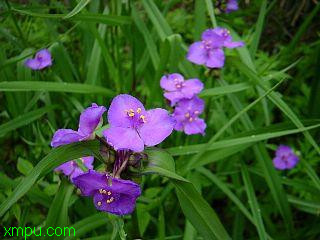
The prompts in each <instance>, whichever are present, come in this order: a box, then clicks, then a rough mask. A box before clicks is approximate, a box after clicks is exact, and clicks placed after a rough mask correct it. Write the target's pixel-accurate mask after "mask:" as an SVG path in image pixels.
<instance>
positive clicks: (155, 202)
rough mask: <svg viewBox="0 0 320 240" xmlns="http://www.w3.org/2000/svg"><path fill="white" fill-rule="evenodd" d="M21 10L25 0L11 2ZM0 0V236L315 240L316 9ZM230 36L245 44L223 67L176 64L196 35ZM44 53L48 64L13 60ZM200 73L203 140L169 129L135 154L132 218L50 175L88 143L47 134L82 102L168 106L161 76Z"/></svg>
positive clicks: (198, 2)
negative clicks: (139, 166) (139, 164)
mask: <svg viewBox="0 0 320 240" xmlns="http://www.w3.org/2000/svg"><path fill="white" fill-rule="evenodd" d="M20 2H28V3H27V4H26V3H20ZM45 2H46V3H44V2H43V3H42V1H8V0H6V1H1V2H0V19H1V22H0V44H1V47H0V144H1V157H0V227H1V229H0V234H2V233H3V231H2V230H3V227H9V226H16V227H26V226H32V227H33V226H34V227H36V228H37V227H40V226H42V227H45V226H46V227H48V226H50V227H55V226H70V227H71V226H72V227H74V228H75V229H76V237H74V238H73V237H66V238H65V239H80V238H81V239H126V238H127V239H134V238H141V239H184V240H188V239H206V240H207V239H222V240H224V239H239V240H240V239H318V238H319V236H320V229H319V227H318V218H319V213H320V197H319V196H320V194H319V193H320V179H319V175H318V173H319V163H320V158H319V154H320V148H319V145H318V143H319V136H320V135H319V127H320V110H319V107H318V105H317V102H318V100H320V98H319V94H318V93H319V89H320V84H319V76H320V75H319V74H320V71H319V63H320V45H319V43H320V41H319V31H318V29H319V12H320V4H319V3H318V4H316V3H315V2H316V1H301V2H300V1H293V2H291V1H276V0H275V1H267V0H254V1H240V10H238V11H236V12H233V13H231V14H225V13H220V12H218V11H217V9H216V8H215V1H211V0H195V1H189V0H188V1H179V0H167V1H159V0H142V1H118V0H112V1H102V0H101V1H100V0H99V1H98V0H95V1H90V0H79V1H75V0H70V1H45ZM216 26H223V27H226V28H228V29H229V30H230V31H231V34H232V35H233V38H234V39H236V40H239V39H241V40H243V41H244V42H245V44H246V45H245V47H243V48H239V49H237V50H235V49H234V50H227V51H226V55H227V57H226V64H225V66H224V68H222V69H221V70H210V69H207V68H204V67H203V66H198V65H194V64H191V63H190V62H188V61H187V60H186V53H187V49H188V46H189V45H190V44H191V43H192V42H194V41H197V40H199V39H200V35H201V32H202V31H203V30H205V29H207V28H212V27H216ZM43 48H48V49H49V50H50V52H51V53H52V56H53V59H54V62H53V65H52V67H50V68H47V69H44V70H42V71H31V70H30V69H28V68H26V67H25V66H24V61H25V60H26V59H27V58H29V57H31V56H32V55H33V54H34V53H35V52H36V51H37V50H39V49H43ZM173 72H179V73H181V74H183V75H184V76H185V77H186V78H199V79H201V80H202V82H203V83H204V85H205V90H204V91H203V92H202V93H201V94H200V97H201V98H203V99H204V100H205V102H206V105H205V109H206V110H205V113H204V114H203V118H204V119H205V121H206V123H207V129H206V134H205V136H201V135H193V136H187V135H185V134H184V133H181V132H174V133H173V134H172V135H171V136H170V137H169V138H168V139H166V140H165V142H163V143H162V144H161V145H159V146H158V147H159V148H162V150H159V149H157V148H150V149H147V150H146V153H147V154H148V155H149V162H150V163H151V164H149V166H148V167H147V168H145V169H144V170H143V171H142V172H141V174H139V177H138V179H137V180H138V181H139V182H140V184H141V186H142V188H143V193H142V196H141V197H140V198H139V199H138V202H137V207H136V211H135V212H134V213H133V214H132V215H129V216H124V217H121V218H120V217H116V216H113V215H109V214H106V213H99V212H98V211H97V210H96V209H95V208H94V205H93V203H92V201H91V199H87V198H84V197H80V196H79V194H78V192H77V191H76V190H75V189H74V187H73V186H72V185H71V184H70V183H69V182H68V181H67V180H66V179H65V178H64V177H63V176H61V175H58V174H56V173H54V172H53V171H52V170H53V169H54V168H55V167H57V166H58V165H59V164H61V163H63V162H65V161H67V160H70V159H75V158H78V157H81V156H83V154H93V155H95V156H96V161H95V166H96V167H97V168H99V167H101V162H100V161H99V143H98V141H96V140H94V141H89V142H82V143H75V144H72V145H66V146H63V147H61V148H57V149H54V150H51V148H50V145H49V144H50V141H51V138H52V135H53V133H54V131H55V130H57V129H58V128H63V127H67V128H73V129H76V128H77V123H78V117H79V114H80V112H81V111H82V110H83V109H84V108H86V107H87V106H89V105H90V104H91V103H92V102H96V103H97V104H100V105H105V106H107V107H108V106H109V104H110V101H111V99H112V98H113V97H114V96H115V95H117V94H120V93H128V94H131V95H133V96H136V97H137V98H139V99H140V100H141V101H142V102H144V103H145V105H146V108H155V107H162V108H166V109H168V110H170V107H169V106H168V105H167V103H166V101H165V100H164V98H163V96H162V89H161V88H160V85H159V81H160V78H161V76H162V75H164V74H166V73H173ZM279 144H287V145H290V146H291V147H293V148H295V149H296V150H297V152H298V154H299V157H300V162H299V164H298V165H297V167H295V168H294V169H292V170H290V171H277V170H276V169H275V168H274V166H273V165H272V158H273V156H274V151H275V149H276V147H277V145H279Z"/></svg>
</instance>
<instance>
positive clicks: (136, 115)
mask: <svg viewBox="0 0 320 240" xmlns="http://www.w3.org/2000/svg"><path fill="white" fill-rule="evenodd" d="M124 111H125V113H126V114H127V116H128V117H130V118H132V119H133V120H134V121H136V122H137V124H136V125H139V123H141V122H142V123H146V122H147V120H146V116H145V115H143V114H141V113H142V109H141V108H137V109H136V111H135V110H133V109H132V108H130V109H129V110H127V109H126V110H124Z"/></svg>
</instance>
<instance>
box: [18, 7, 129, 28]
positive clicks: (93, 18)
mask: <svg viewBox="0 0 320 240" xmlns="http://www.w3.org/2000/svg"><path fill="white" fill-rule="evenodd" d="M12 10H13V11H15V12H18V13H20V14H23V15H28V16H32V17H40V18H52V19H61V20H62V19H63V17H65V16H66V15H65V14H47V13H37V12H31V11H27V10H22V9H12ZM65 20H69V21H70V20H71V21H84V22H94V23H102V24H108V25H110V26H118V25H127V24H131V18H130V17H128V16H111V15H104V14H98V13H81V14H78V15H76V16H74V17H72V18H67V19H65Z"/></svg>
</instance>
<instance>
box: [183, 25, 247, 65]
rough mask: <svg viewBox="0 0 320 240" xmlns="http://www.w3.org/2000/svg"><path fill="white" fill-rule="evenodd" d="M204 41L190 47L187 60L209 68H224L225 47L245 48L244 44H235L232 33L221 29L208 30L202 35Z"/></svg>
mask: <svg viewBox="0 0 320 240" xmlns="http://www.w3.org/2000/svg"><path fill="white" fill-rule="evenodd" d="M201 39H202V41H199V42H195V43H193V44H191V45H190V47H189V51H188V54H187V59H188V60H189V61H190V62H192V63H195V64H198V65H205V66H207V67H208V68H222V67H223V65H224V60H225V55H224V52H223V47H226V48H236V47H242V46H244V43H243V42H233V41H232V37H231V35H230V32H229V31H228V30H227V29H225V28H221V27H216V28H213V29H207V30H206V31H204V32H203V33H202V36H201Z"/></svg>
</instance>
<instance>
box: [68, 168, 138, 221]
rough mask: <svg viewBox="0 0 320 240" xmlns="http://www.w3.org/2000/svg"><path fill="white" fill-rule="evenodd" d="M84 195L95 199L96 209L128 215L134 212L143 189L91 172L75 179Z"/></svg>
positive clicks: (134, 184) (127, 182) (121, 180)
mask: <svg viewBox="0 0 320 240" xmlns="http://www.w3.org/2000/svg"><path fill="white" fill-rule="evenodd" d="M73 183H74V184H75V185H76V186H77V187H78V188H79V189H80V190H81V193H82V195H84V196H91V197H93V202H94V205H95V207H96V208H97V209H98V210H100V211H104V212H109V213H112V214H116V215H126V214H130V213H132V212H133V211H134V208H135V204H136V199H137V198H138V197H139V196H140V195H141V188H140V186H139V185H138V184H136V183H135V182H132V181H129V180H123V179H118V178H113V177H111V176H109V175H107V174H103V173H98V172H95V171H93V170H89V172H88V173H85V174H82V175H80V176H78V177H76V178H74V179H73Z"/></svg>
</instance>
